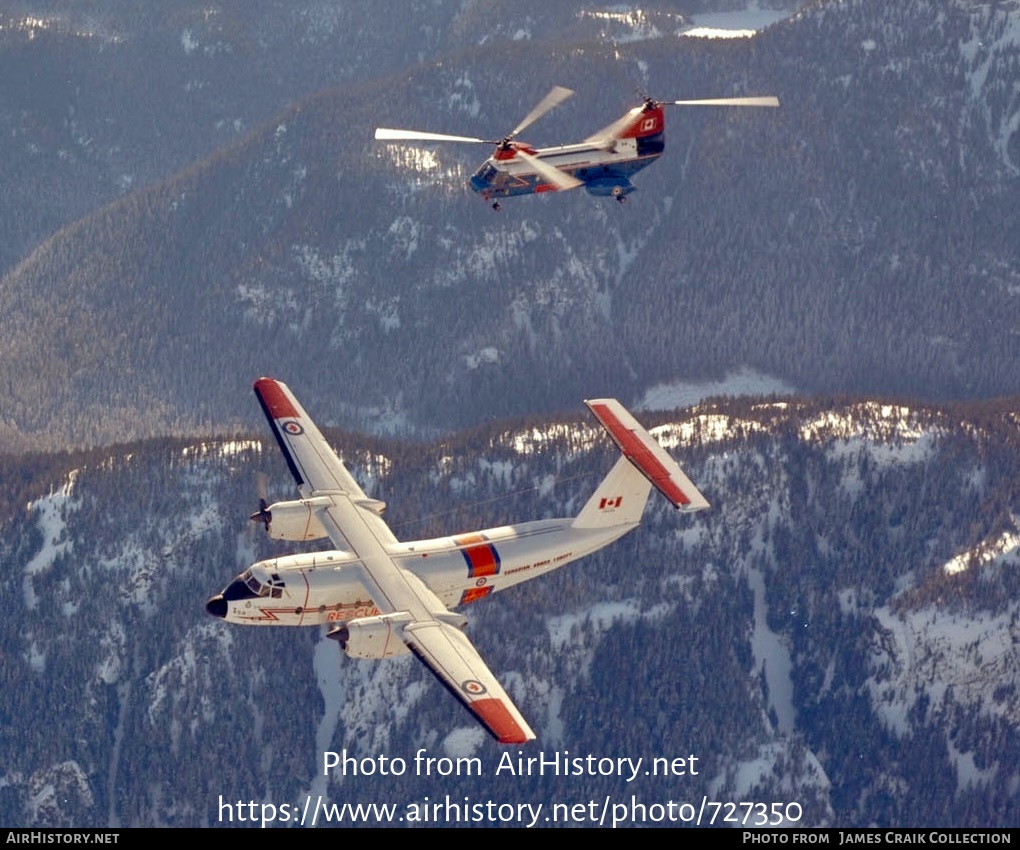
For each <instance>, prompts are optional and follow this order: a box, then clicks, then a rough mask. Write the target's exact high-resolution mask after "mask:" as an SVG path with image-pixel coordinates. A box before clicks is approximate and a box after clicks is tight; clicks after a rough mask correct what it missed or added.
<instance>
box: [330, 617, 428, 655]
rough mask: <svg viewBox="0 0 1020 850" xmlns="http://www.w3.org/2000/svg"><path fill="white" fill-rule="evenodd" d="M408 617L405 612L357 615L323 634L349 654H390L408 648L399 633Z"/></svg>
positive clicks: (404, 651) (409, 620) (410, 618)
mask: <svg viewBox="0 0 1020 850" xmlns="http://www.w3.org/2000/svg"><path fill="white" fill-rule="evenodd" d="M411 620H412V617H411V615H410V614H408V613H406V612H400V613H398V614H380V615H378V616H376V617H359V618H358V619H357V620H351V621H350V622H349V623H343V624H342V625H339V626H337V627H336V628H335V629H332V630H331V631H330V632H329V634H327V635H326V637H328V638H332V639H333V640H335V641H336V642H337V643H339V644H340V648H341V649H342V650H343V651H344V652H346V653H347V655H348V656H349V657H350V658H392V657H393V656H394V655H405V654H406V653H408V652H410V651H411V650H409V649H408V648H407V644H406V643H404V640H403V638H402V637H401V636H400V634H398V630H399V629H400V628H402V627H403V626H404V624H405V623H409V622H411Z"/></svg>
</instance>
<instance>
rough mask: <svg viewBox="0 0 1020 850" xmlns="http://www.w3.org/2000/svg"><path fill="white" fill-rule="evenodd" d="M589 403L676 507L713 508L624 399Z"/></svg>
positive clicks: (626, 454) (631, 458)
mask: <svg viewBox="0 0 1020 850" xmlns="http://www.w3.org/2000/svg"><path fill="white" fill-rule="evenodd" d="M585 404H586V405H587V406H588V409H589V410H590V411H591V412H592V413H593V414H595V418H596V419H598V421H599V422H600V423H601V424H602V427H604V428H605V429H606V431H608V432H609V436H611V437H612V438H613V442H615V443H616V445H617V446H619V448H620V451H621V452H623V455H624V457H626V458H627V460H629V461H630V462H631V463H632V464H634V466H635V467H637V468H638V469H639V470H640V471H641V474H642V475H644V476H645V478H647V479H648V480H649V481H651V482H652V484H653V485H654V486H655V488H656V489H657V490H658V491H659V492H660V493H662V495H663V496H665V497H666V498H667V499H669V501H670V502H672V503H673V505H674V506H675V507H677V508H679V509H680V510H681V511H684V512H685V513H689V512H691V511H700V510H703V509H705V508H707V507H709V504H708V500H707V499H706V498H705V497H704V496H702V495H701V493H700V492H698V488H697V487H695V486H694V484H692V483H691V480H690V479H689V478H688V477H687V476H686V475H684V473H683V470H682V469H680V467H679V466H678V465H677V462H676V461H675V460H673V458H671V457H670V456H669V455H668V454H667V453H666V450H665V449H664V448H662V446H660V445H659V444H658V443H657V442H656V441H655V438H653V437H652V435H651V434H649V433H648V431H646V430H645V429H644V428H643V427H642V426H641V424H640V423H639V422H638V421H637V420H636V419H635V418H634V417H633V416H631V415H630V413H629V412H628V411H627V409H626V408H625V407H624V406H623V405H622V404H620V402H618V401H617V400H616V399H615V398H598V399H592V400H586V401H585Z"/></svg>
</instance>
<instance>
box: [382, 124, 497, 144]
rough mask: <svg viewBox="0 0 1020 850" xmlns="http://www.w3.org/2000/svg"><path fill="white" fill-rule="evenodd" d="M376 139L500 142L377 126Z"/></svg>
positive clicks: (477, 142)
mask: <svg viewBox="0 0 1020 850" xmlns="http://www.w3.org/2000/svg"><path fill="white" fill-rule="evenodd" d="M375 137H376V139H381V140H382V141H421V142H474V143H476V144H483V145H495V144H499V142H498V141H496V140H492V139H476V138H475V137H474V136H448V135H446V134H445V133H422V132H420V131H418V130H389V129H387V128H386V127H377V128H376V131H375Z"/></svg>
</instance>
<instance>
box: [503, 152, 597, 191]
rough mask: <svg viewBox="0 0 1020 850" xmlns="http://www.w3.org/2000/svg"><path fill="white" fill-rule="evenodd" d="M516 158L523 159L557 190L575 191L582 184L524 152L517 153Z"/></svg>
mask: <svg viewBox="0 0 1020 850" xmlns="http://www.w3.org/2000/svg"><path fill="white" fill-rule="evenodd" d="M517 156H519V157H520V158H521V159H523V160H524V161H525V162H526V163H528V165H530V166H531V167H532V168H534V169H535V171H537V172H538V173H539V175H541V176H542V177H543V178H544V179H545V180H547V181H548V182H550V183H552V184H553V186H555V187H556V188H557V189H561V190H564V191H565V190H567V189H576V188H577V187H578V186H581V185H582V183H581V181H580V180H578V179H577V178H576V177H572V176H571V175H569V174H567V173H566V172H565V171H560V170H559V169H558V168H557V167H556V166H554V165H550V164H549V163H548V162H543V161H542V160H540V159H539V158H538V157H537V156H532V155H531V154H530V153H525V152H524V151H521V150H519V151H517Z"/></svg>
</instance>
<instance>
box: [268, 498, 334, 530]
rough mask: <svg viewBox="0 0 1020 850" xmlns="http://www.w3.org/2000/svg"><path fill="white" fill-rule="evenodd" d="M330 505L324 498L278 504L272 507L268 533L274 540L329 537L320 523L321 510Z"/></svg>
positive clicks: (269, 509)
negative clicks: (319, 512) (319, 514)
mask: <svg viewBox="0 0 1020 850" xmlns="http://www.w3.org/2000/svg"><path fill="white" fill-rule="evenodd" d="M329 504H330V500H329V499H328V498H324V497H321V496H320V497H318V498H315V499H296V500H294V501H292V502H276V503H275V504H272V505H270V506H269V507H268V508H267V510H268V511H269V515H270V517H271V518H270V520H269V523H268V524H267V525H266V531H267V532H268V533H269V536H270V537H272V538H273V539H274V540H301V541H303V540H319V539H320V538H323V537H327V536H328V535H327V534H326V529H325V528H323V527H322V523H321V522H319V518H318V511H319V508H322V507H325V506H327V505H329Z"/></svg>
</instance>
